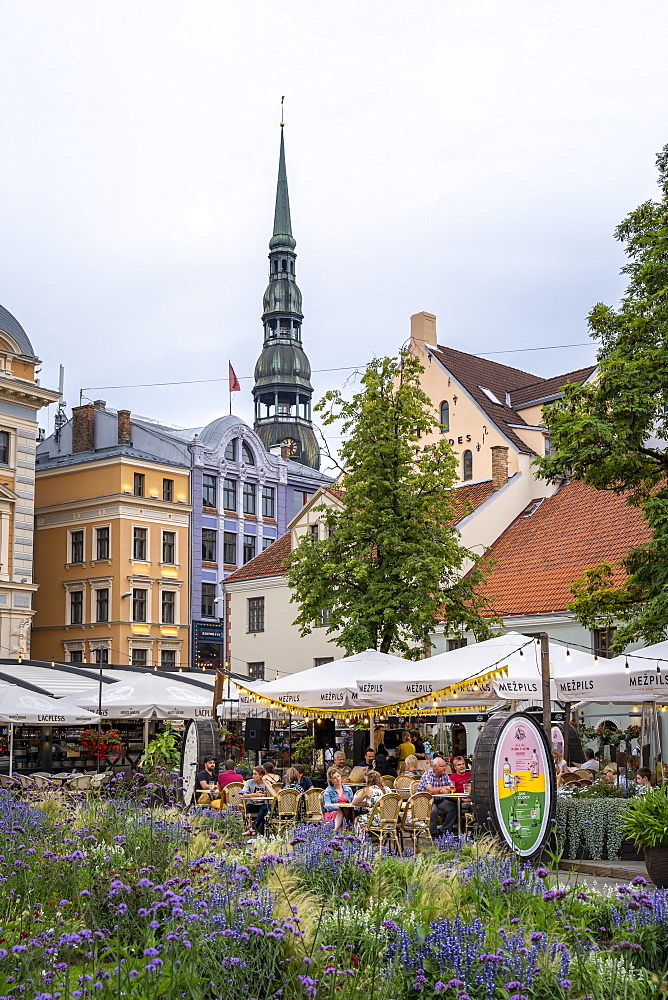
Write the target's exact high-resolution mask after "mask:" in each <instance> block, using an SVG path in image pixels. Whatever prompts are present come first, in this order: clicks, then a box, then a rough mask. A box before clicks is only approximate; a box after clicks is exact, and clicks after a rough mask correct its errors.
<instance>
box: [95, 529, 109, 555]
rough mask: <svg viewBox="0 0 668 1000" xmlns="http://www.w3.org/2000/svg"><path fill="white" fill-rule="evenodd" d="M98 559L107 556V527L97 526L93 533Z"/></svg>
mask: <svg viewBox="0 0 668 1000" xmlns="http://www.w3.org/2000/svg"><path fill="white" fill-rule="evenodd" d="M95 542H96V554H97V558H98V559H108V558H109V528H98V529H97V531H96V535H95Z"/></svg>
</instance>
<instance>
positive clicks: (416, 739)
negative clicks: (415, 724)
mask: <svg viewBox="0 0 668 1000" xmlns="http://www.w3.org/2000/svg"><path fill="white" fill-rule="evenodd" d="M411 743H412V744H413V746H414V747H415V756H416V757H417V758H418V760H426V758H427V751H426V750H425V747H424V742H423V740H422V737H421V736H420V734H419V733H418V731H417V729H416V730H414V731H413V732H412V733H411Z"/></svg>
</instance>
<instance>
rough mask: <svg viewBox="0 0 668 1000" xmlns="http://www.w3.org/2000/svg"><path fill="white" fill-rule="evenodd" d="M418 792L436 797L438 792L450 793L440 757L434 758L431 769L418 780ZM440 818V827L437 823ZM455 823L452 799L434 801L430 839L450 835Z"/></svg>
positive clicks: (455, 816)
mask: <svg viewBox="0 0 668 1000" xmlns="http://www.w3.org/2000/svg"><path fill="white" fill-rule="evenodd" d="M417 790H418V792H429V793H430V794H431V795H435V796H436V795H438V794H439V792H449V791H452V783H451V781H450V778H449V776H448V772H447V770H446V765H445V761H444V760H443V758H442V757H434V759H433V760H432V762H431V767H430V768H429V770H428V771H425V772H424V774H423V775H422V777H421V778H420V784H419V785H418V787H417ZM441 817H442V825H439V821H440V820H441ZM456 822H457V803H456V802H455V801H454V800H453V799H439V798H435V799H434V804H433V806H432V807H431V816H430V817H429V830H430V833H431V835H432V837H438V836H442V835H443V834H444V833H451V832H452V830H453V829H454V827H455V824H456Z"/></svg>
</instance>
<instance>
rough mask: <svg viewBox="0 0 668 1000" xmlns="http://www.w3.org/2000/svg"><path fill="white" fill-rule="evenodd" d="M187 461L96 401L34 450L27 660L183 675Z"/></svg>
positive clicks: (152, 428)
mask: <svg viewBox="0 0 668 1000" xmlns="http://www.w3.org/2000/svg"><path fill="white" fill-rule="evenodd" d="M188 461H189V457H188V450H187V446H186V445H185V443H184V444H183V446H181V445H179V443H178V442H173V441H172V442H171V443H170V442H168V441H166V440H165V435H161V434H160V433H159V431H158V430H157V427H156V425H152V424H151V423H150V422H149V421H140V420H137V419H133V418H132V417H131V415H130V413H129V411H127V410H120V411H118V412H116V411H112V410H109V409H107V408H106V405H105V404H104V403H103V402H102V401H98V402H97V403H96V404H95V405H92V404H90V405H86V406H80V407H75V408H74V410H73V415H72V420H71V421H68V423H67V424H65V425H64V426H63V427H62V428H61V429H60V431H59V432H56V434H54V435H52V437H51V438H48V439H47V440H46V441H45V442H43V443H42V444H41V445H40V447H39V449H38V457H37V475H36V502H35V515H36V522H35V524H36V533H35V538H36V541H35V575H36V579H37V580H38V581H39V584H40V590H39V593H38V596H37V598H36V602H35V607H36V616H35V621H34V626H33V645H32V655H33V657H34V658H36V659H43V660H60V661H65V662H71V663H82V662H86V663H119V664H128V663H129V664H134V665H137V666H153V667H159V668H161V669H167V670H169V669H179V668H185V667H186V666H188V665H189V659H190V657H189V601H188V595H189V564H190V511H191V506H190V472H189V468H188V467H187V465H186V463H187V462H188Z"/></svg>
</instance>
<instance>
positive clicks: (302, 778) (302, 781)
mask: <svg viewBox="0 0 668 1000" xmlns="http://www.w3.org/2000/svg"><path fill="white" fill-rule="evenodd" d="M295 771H296V772H297V774H298V775H299V779H298V780H299V787H300V788H301V790H302V792H308V790H309V788H313V782H312V781H311V779H310V778H309V777H307V775H306V774H305V772H304V765H303V764H295Z"/></svg>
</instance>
